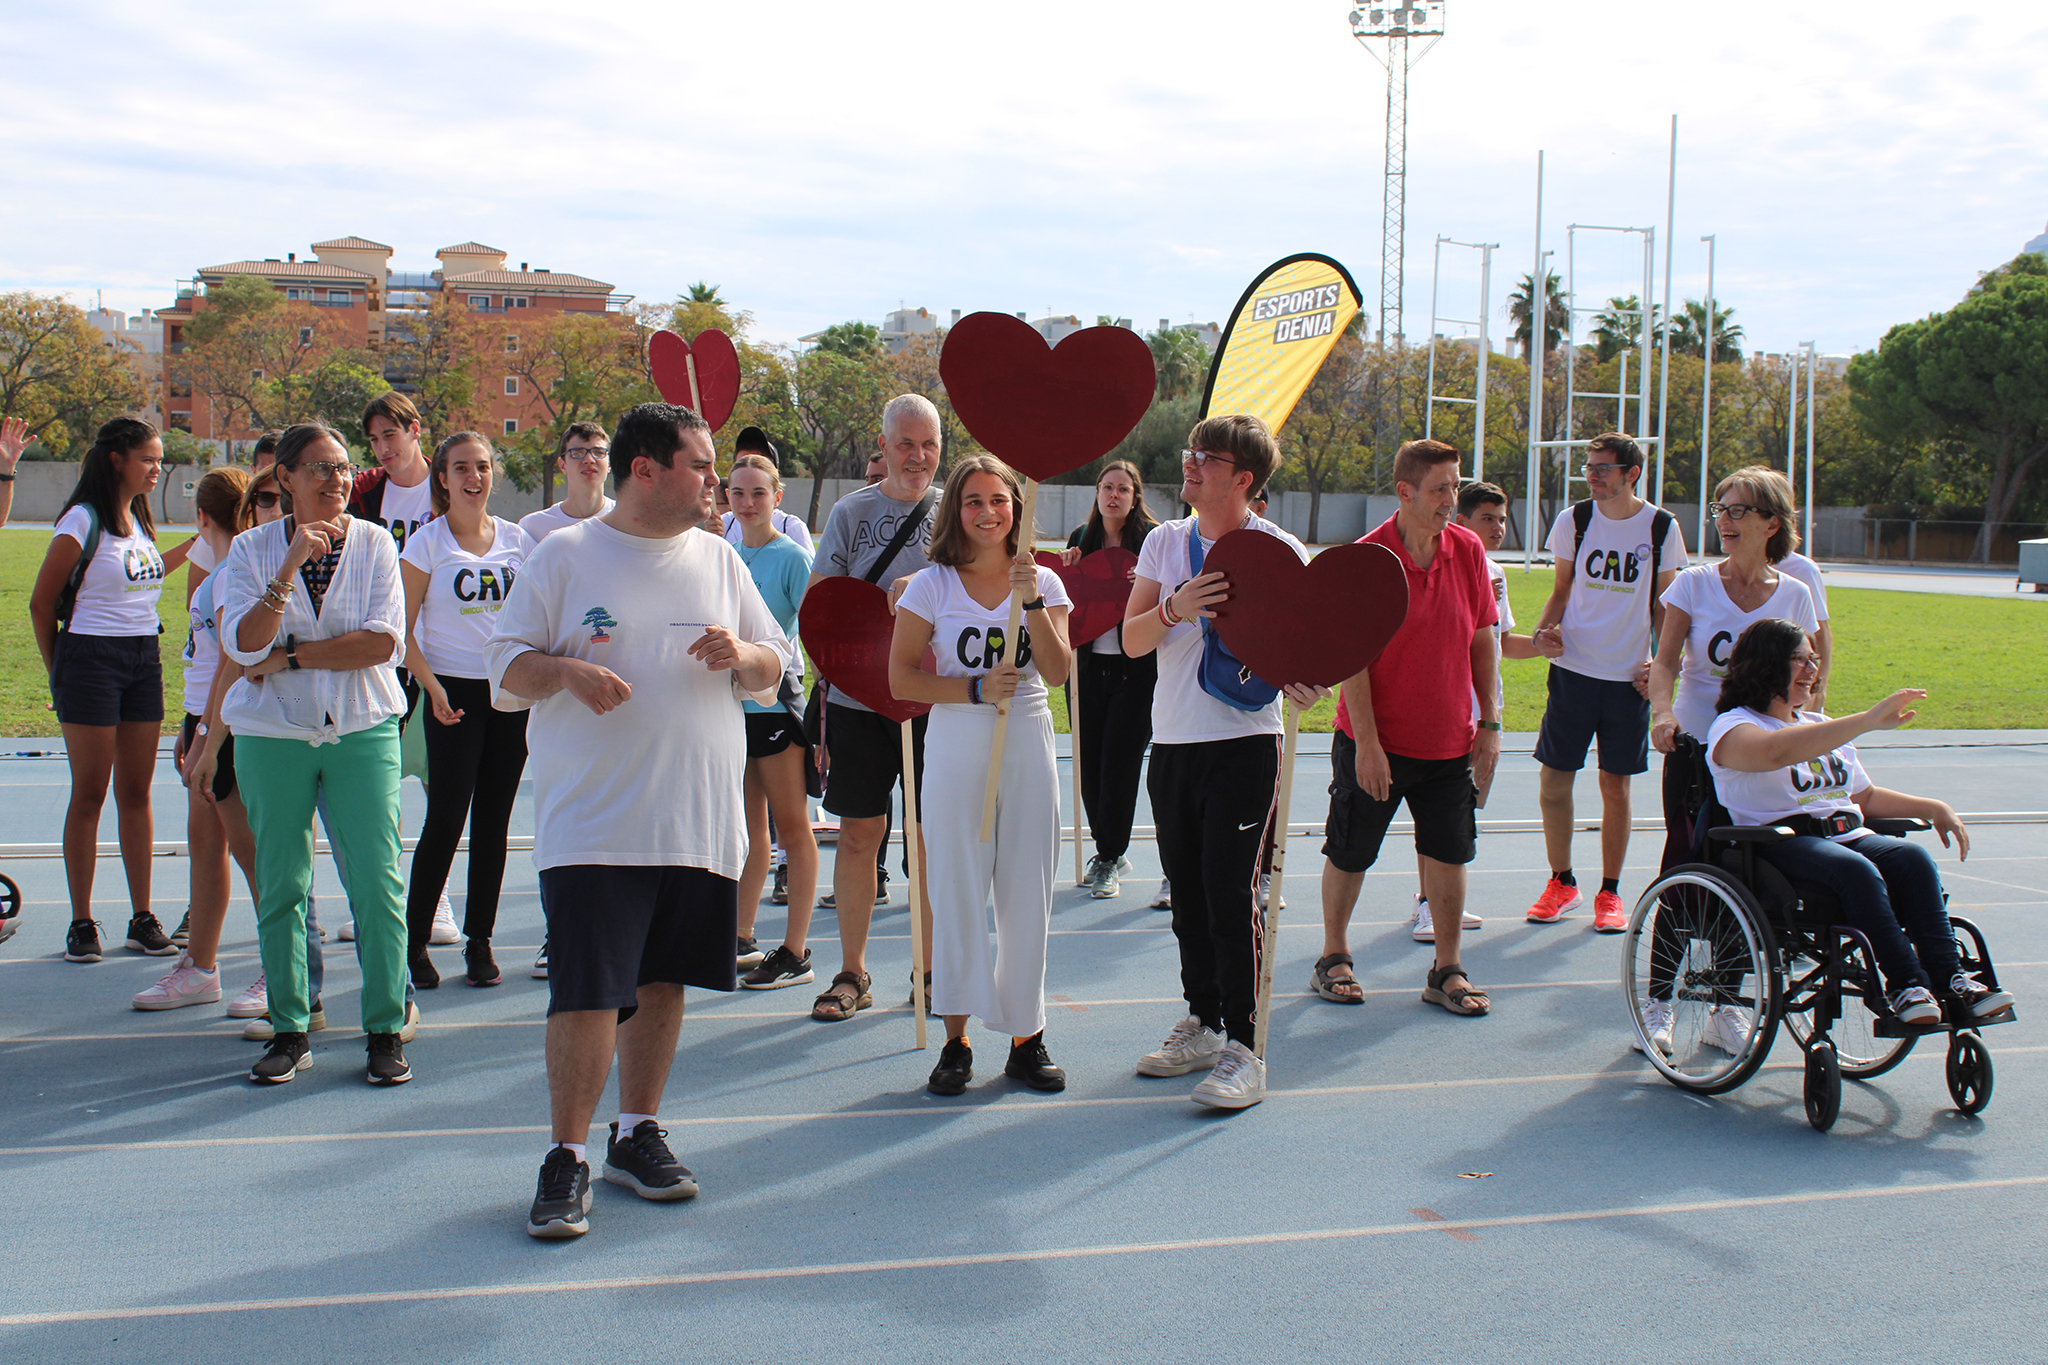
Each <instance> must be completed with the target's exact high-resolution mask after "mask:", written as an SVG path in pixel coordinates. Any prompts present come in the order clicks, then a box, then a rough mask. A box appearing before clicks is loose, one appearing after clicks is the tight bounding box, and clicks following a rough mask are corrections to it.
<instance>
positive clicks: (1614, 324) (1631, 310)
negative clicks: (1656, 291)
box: [1593, 294, 1663, 364]
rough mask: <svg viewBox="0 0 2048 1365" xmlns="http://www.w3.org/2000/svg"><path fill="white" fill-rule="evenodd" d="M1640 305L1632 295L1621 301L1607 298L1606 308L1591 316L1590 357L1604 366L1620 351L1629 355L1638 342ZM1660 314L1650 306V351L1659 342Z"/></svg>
mask: <svg viewBox="0 0 2048 1365" xmlns="http://www.w3.org/2000/svg"><path fill="white" fill-rule="evenodd" d="M1642 311H1643V301H1642V300H1641V299H1639V298H1637V297H1636V296H1635V295H1634V294H1630V295H1628V296H1627V297H1625V298H1611V299H1609V300H1607V306H1606V307H1605V308H1603V309H1601V310H1600V311H1599V312H1598V313H1595V314H1594V315H1593V355H1594V358H1595V359H1597V360H1599V361H1600V362H1601V363H1603V364H1604V363H1606V362H1607V361H1610V360H1612V359H1614V358H1615V357H1616V356H1618V355H1620V354H1621V353H1622V352H1623V351H1632V350H1634V349H1635V348H1636V346H1637V345H1638V344H1639V343H1640V342H1641V340H1642V335H1643V318H1642ZM1662 314H1663V310H1662V309H1661V308H1658V307H1656V306H1655V305H1654V304H1653V305H1652V306H1651V308H1650V347H1651V349H1652V350H1654V349H1656V347H1657V346H1658V344H1659V343H1660V342H1661V341H1662V340H1663V330H1662V328H1661V327H1660V326H1659V324H1660V322H1661V321H1662Z"/></svg>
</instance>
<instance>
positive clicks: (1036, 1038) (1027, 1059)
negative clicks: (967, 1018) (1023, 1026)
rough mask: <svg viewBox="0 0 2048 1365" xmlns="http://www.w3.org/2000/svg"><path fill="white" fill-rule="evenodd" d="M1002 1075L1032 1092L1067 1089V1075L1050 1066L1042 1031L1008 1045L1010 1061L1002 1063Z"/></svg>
mask: <svg viewBox="0 0 2048 1365" xmlns="http://www.w3.org/2000/svg"><path fill="white" fill-rule="evenodd" d="M1003 1074H1004V1075H1005V1076H1008V1077H1010V1078H1011V1079H1012V1080H1018V1081H1022V1082H1024V1084H1026V1085H1028V1086H1030V1087H1031V1088H1032V1089H1033V1090H1043V1091H1046V1092H1048V1093H1050V1092H1052V1091H1055V1090H1065V1089H1066V1088H1067V1073H1066V1072H1064V1071H1062V1070H1060V1069H1059V1068H1058V1067H1056V1066H1054V1065H1053V1064H1052V1057H1051V1056H1050V1055H1049V1054H1048V1053H1047V1052H1046V1050H1045V1034H1044V1032H1043V1031H1042V1030H1041V1031H1040V1032H1038V1033H1035V1034H1033V1035H1032V1036H1031V1037H1029V1038H1027V1039H1025V1040H1024V1041H1023V1042H1021V1043H1016V1042H1013V1043H1011V1044H1010V1060H1009V1061H1007V1062H1004V1063H1003Z"/></svg>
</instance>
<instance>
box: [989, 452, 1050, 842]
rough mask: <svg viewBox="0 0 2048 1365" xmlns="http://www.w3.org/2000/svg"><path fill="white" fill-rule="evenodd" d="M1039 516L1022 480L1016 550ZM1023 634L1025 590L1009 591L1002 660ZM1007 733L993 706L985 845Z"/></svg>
mask: <svg viewBox="0 0 2048 1365" xmlns="http://www.w3.org/2000/svg"><path fill="white" fill-rule="evenodd" d="M1037 515H1038V480H1036V479H1026V480H1024V505H1023V507H1021V508H1019V509H1018V511H1017V548H1019V549H1020V550H1026V551H1028V550H1030V548H1031V546H1032V543H1033V542H1034V541H1035V540H1036V539H1037V536H1036V534H1035V533H1036V530H1037V526H1036V520H1035V519H1036V517H1037ZM1023 630H1024V590H1023V589H1022V588H1013V589H1011V591H1010V629H1009V631H1008V633H1007V634H1005V635H1004V636H1003V655H1002V657H1003V658H1004V659H1005V660H1012V659H1015V658H1016V657H1017V655H1018V652H1019V651H1018V649H1017V640H1018V637H1019V636H1020V635H1021V634H1022V633H1023ZM1009 729H1010V703H1009V702H1008V701H999V702H997V703H996V728H995V733H994V734H993V735H992V736H991V737H990V738H989V750H988V787H987V789H986V790H985V791H984V792H983V793H982V798H981V841H982V842H983V843H984V844H985V843H988V842H990V841H991V840H993V839H994V838H995V837H996V785H997V783H998V782H999V781H1000V780H1001V778H1002V775H1003V740H1004V737H1005V736H1006V735H1007V734H1008V733H1009Z"/></svg>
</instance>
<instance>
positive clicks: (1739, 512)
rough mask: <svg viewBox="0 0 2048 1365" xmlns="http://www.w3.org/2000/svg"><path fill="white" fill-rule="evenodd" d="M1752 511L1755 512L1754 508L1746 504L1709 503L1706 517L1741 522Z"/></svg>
mask: <svg viewBox="0 0 2048 1365" xmlns="http://www.w3.org/2000/svg"><path fill="white" fill-rule="evenodd" d="M1754 511H1756V508H1754V507H1751V506H1750V505H1749V504H1748V503H1746V502H1710V503H1708V504H1707V515H1708V516H1710V517H1726V518H1728V520H1730V521H1741V520H1742V519H1743V518H1744V517H1746V516H1748V515H1749V514H1750V513H1751V512H1754Z"/></svg>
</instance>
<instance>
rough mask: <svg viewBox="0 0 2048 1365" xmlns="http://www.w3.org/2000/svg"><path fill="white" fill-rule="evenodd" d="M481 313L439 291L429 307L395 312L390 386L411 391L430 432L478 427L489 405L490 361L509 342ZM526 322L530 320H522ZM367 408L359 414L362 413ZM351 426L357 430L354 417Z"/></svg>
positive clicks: (389, 333) (387, 339)
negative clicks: (484, 399)
mask: <svg viewBox="0 0 2048 1365" xmlns="http://www.w3.org/2000/svg"><path fill="white" fill-rule="evenodd" d="M482 321H483V319H482V317H481V315H479V314H477V313H475V312H474V311H472V310H471V309H470V308H469V307H468V305H467V304H466V303H465V302H464V301H463V300H462V299H460V298H457V297H456V296H454V295H451V294H447V293H439V294H436V295H435V296H434V298H433V301H432V302H431V303H429V304H428V305H427V306H426V307H425V308H421V309H416V310H411V311H409V312H407V313H405V314H403V315H400V314H397V313H393V314H391V315H390V316H389V317H388V318H387V320H386V324H385V331H384V345H383V348H382V350H381V351H380V353H379V358H380V359H381V361H382V362H383V372H384V378H385V380H386V381H387V383H388V385H389V387H392V388H396V389H398V390H400V391H401V392H403V393H405V394H406V395H407V396H408V397H410V398H411V399H412V401H413V405H414V406H415V407H417V408H418V409H419V411H420V424H421V426H422V427H423V428H424V429H425V430H426V432H427V434H428V435H429V436H430V437H438V436H446V435H448V434H449V433H450V432H456V431H461V430H463V429H464V428H466V427H474V426H476V424H477V423H478V422H479V421H481V420H482V418H481V417H480V416H479V415H478V414H480V413H481V412H482V411H483V410H484V408H483V405H482V404H481V403H480V402H479V401H478V392H477V390H478V386H479V385H480V384H481V383H482V382H483V376H484V373H485V361H486V358H488V359H489V360H490V361H491V362H493V363H495V362H496V360H497V359H498V355H497V354H492V353H491V348H492V347H493V346H495V347H496V349H497V352H498V353H499V354H502V352H503V350H504V342H503V340H502V336H501V334H500V333H499V332H498V331H496V330H487V329H485V328H484V327H483V326H482ZM521 325H522V326H524V325H525V324H524V323H522V324H521ZM361 415H362V413H361V409H358V410H357V411H356V413H355V417H357V418H360V417H361ZM343 430H345V431H351V432H353V431H355V430H357V428H356V427H355V425H354V422H353V421H352V422H351V423H350V425H349V426H347V427H344V428H343Z"/></svg>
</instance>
